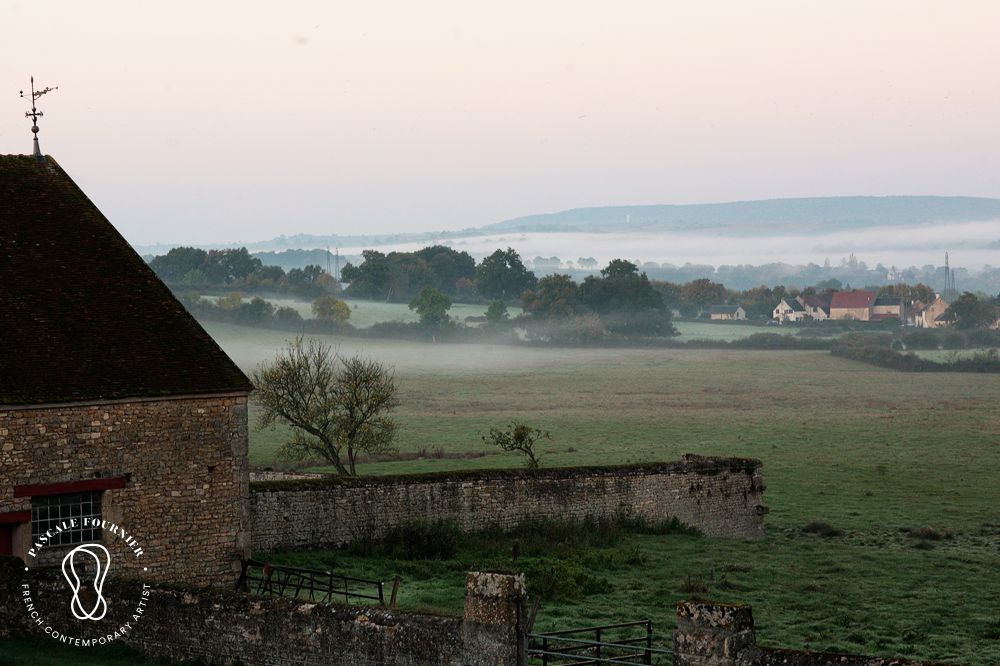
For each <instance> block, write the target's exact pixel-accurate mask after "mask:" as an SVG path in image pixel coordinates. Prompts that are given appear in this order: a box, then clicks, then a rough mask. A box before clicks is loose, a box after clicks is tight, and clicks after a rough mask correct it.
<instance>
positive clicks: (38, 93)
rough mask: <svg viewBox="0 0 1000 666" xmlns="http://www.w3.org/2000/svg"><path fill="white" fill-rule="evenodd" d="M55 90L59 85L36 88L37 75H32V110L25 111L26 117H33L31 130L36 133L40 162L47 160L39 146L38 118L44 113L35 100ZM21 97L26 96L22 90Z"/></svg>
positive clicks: (36, 154)
mask: <svg viewBox="0 0 1000 666" xmlns="http://www.w3.org/2000/svg"><path fill="white" fill-rule="evenodd" d="M53 90H59V88H58V86H57V87H55V88H46V89H44V90H38V91H36V90H35V77H33V76H32V77H31V111H28V112H25V114H24V117H25V118H31V123H32V124H31V131H32V132H33V133H34V135H35V159H36V160H37V161H39V162H44V161H45V156H44V155H42V151H41V150H40V149H39V147H38V119H39V118H41V117H42V116H43V115H45V114H43V113H42V112H41V111H39V110H38V109H36V108H35V100H37V99H38V98H39V97H41V96H42V95H44V94H45V93H47V92H52V91H53ZM21 97H24V91H23V90H22V91H21Z"/></svg>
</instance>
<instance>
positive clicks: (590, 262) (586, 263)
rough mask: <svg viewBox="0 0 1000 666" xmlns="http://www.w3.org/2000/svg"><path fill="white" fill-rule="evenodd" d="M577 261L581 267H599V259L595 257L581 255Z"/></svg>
mask: <svg viewBox="0 0 1000 666" xmlns="http://www.w3.org/2000/svg"><path fill="white" fill-rule="evenodd" d="M576 263H577V265H578V266H579V267H580V268H597V259H594V258H593V257H580V258H579V259H577V260H576Z"/></svg>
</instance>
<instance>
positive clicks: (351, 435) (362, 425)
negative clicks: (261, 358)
mask: <svg viewBox="0 0 1000 666" xmlns="http://www.w3.org/2000/svg"><path fill="white" fill-rule="evenodd" d="M251 380H252V381H253V384H254V391H253V393H252V394H251V396H250V397H251V399H252V400H253V402H254V403H255V404H257V405H259V406H260V407H261V412H260V414H259V415H258V417H257V427H258V428H260V429H262V428H273V427H274V425H275V423H277V422H279V421H280V422H284V423H287V424H288V425H290V426H291V427H292V429H293V430H294V431H295V439H293V440H292V441H290V442H288V443H286V444H284V445H283V446H282V447H281V449H280V450H279V451H278V453H279V455H281V456H283V457H288V458H296V459H301V458H304V457H307V456H316V457H320V458H323V459H324V460H328V461H329V462H330V463H331V464H332V465H333V466H334V467H335V468H336V470H337V472H338V473H339V474H342V475H344V476H347V475H352V476H353V475H356V474H357V472H356V471H355V468H354V464H355V461H356V460H357V457H358V455H359V454H361V453H367V454H378V453H391V452H392V451H394V450H395V446H394V444H393V441H394V440H395V437H396V424H395V422H394V421H393V420H392V419H390V418H388V416H386V414H388V413H389V412H390V411H392V410H393V409H394V408H395V407H396V406H398V404H399V403H398V401H397V399H396V383H395V379H394V376H393V372H392V369H391V368H387V367H386V366H384V365H383V364H381V363H379V362H378V361H373V360H372V359H363V358H361V357H359V356H354V357H352V358H348V359H344V358H341V356H340V355H339V354H338V353H337V352H336V350H334V349H332V348H331V347H330V346H329V345H325V344H323V343H322V342H319V341H317V340H309V341H308V342H303V339H302V338H301V337H299V338H297V339H296V340H295V341H294V342H291V343H289V345H288V347H287V348H285V349H284V350H283V351H282V352H279V354H278V356H277V357H276V358H275V360H274V361H273V362H271V363H262V364H261V365H259V366H258V367H257V369H256V370H255V371H254V373H253V376H252V377H251ZM342 455H343V456H345V457H346V459H347V460H346V462H347V466H346V467H345V465H344V462H345V461H344V460H343V459H342V458H341V456H342Z"/></svg>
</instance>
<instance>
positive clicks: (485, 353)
mask: <svg viewBox="0 0 1000 666" xmlns="http://www.w3.org/2000/svg"><path fill="white" fill-rule="evenodd" d="M358 305H359V308H358V310H357V311H356V313H357V314H356V315H352V321H354V319H353V318H354V316H357V317H358V320H359V321H358V322H355V323H360V319H361V317H362V315H361V312H362V308H361V306H362V305H364V304H362V303H359V304H358ZM369 305H371V306H372V307H373V308H384V310H380V311H372V312H371V313H370V316H372V317H386V316H387V315H388V314H391V315H392V317H397V316H406V312H408V310H407V311H406V312H403V311H402V310H404V309H405V307H401V306H398V305H396V306H387V305H386V304H369ZM352 307H353V304H352ZM304 314H306V313H305V312H304ZM366 316H367V315H366ZM205 327H206V329H207V330H208V331H209V333H211V334H212V336H213V337H215V339H216V340H217V341H218V342H219V344H220V345H221V346H222V347H223V348H224V349H225V350H226V351H227V352H228V353H229V354H230V356H232V357H233V359H234V360H236V362H237V363H238V364H239V365H240V366H241V367H243V368H244V370H247V371H250V370H252V369H253V368H254V367H255V366H256V365H257V364H258V363H260V362H261V361H264V360H267V359H271V358H273V357H274V355H275V354H276V353H277V352H278V350H279V349H280V348H281V347H282V346H283V345H284V344H285V343H286V342H287V341H288V340H289V339H290V338H291V337H293V336H292V334H288V333H281V332H273V331H264V330H259V329H251V328H243V327H237V326H229V325H223V324H215V323H208V324H205ZM679 328H680V329H681V332H682V338H681V339H689V338H695V337H701V338H705V337H722V338H724V339H732V337H743V336H745V335H748V334H750V333H752V332H755V331H759V330H761V329H758V328H752V327H742V326H717V325H712V324H708V323H697V324H693V323H692V324H688V323H684V322H681V323H680V324H679ZM321 337H323V339H324V340H325V341H326V342H328V343H329V344H331V345H334V346H337V347H339V350H340V353H341V354H343V355H347V356H350V355H353V354H361V355H364V356H370V357H372V358H376V359H378V360H380V361H383V362H384V363H386V364H388V365H391V366H392V367H393V368H394V372H395V377H396V379H397V381H398V383H399V397H400V401H401V406H400V408H399V409H398V410H397V411H396V412H395V417H396V418H397V420H398V422H399V424H400V437H399V442H398V445H399V450H400V453H401V454H407V455H401V456H400V458H407V459H405V460H404V459H397V460H383V461H371V462H365V463H362V464H361V465H360V466H359V471H360V473H361V474H396V473H407V472H425V471H443V470H453V469H473V468H491V467H511V466H519V465H521V464H523V460H522V459H521V458H520V457H518V456H516V455H512V454H504V453H502V452H498V451H492V450H489V449H488V448H487V446H486V445H485V444H484V443H483V442H482V440H481V433H483V432H485V431H487V430H488V429H489V428H490V427H492V426H503V425H505V424H506V423H507V422H509V421H510V420H512V419H516V420H520V421H524V422H525V423H527V424H529V425H531V426H533V427H536V428H540V429H543V430H548V431H550V432H551V435H552V439H551V441H544V442H543V443H542V445H541V447H540V450H541V464H542V465H543V466H571V465H594V464H612V463H625V462H637V461H650V460H675V459H677V458H679V457H680V456H681V455H683V454H684V453H697V454H701V455H722V456H745V457H753V458H758V459H760V460H762V461H763V469H764V482H765V484H766V487H767V490H766V492H765V493H764V503H765V504H766V505H767V506H769V507H770V509H771V512H770V514H769V515H767V516H766V517H765V522H764V524H765V531H766V537H765V538H764V539H760V540H755V541H747V540H738V539H706V538H699V537H693V536H687V535H679V534H672V535H662V534H649V533H641V532H636V533H632V532H626V533H622V534H617V535H615V536H614V538H611V539H607V540H604V541H600V540H598V541H597V542H590V541H588V540H587V539H583V538H580V535H579V534H578V535H576V536H574V535H573V533H572V531H570V533H568V534H562V535H557V534H555V533H553V536H551V537H550V538H548V539H546V538H545V537H542V539H541V541H540V542H537V543H535V542H532V541H531V540H530V539H528V538H526V537H521V538H522V541H523V542H524V543H525V544H526V545H525V547H524V548H522V550H521V555H520V557H518V559H517V560H516V561H512V559H511V541H510V538H509V537H503V536H498V535H483V536H480V537H478V538H469V539H461V538H459V539H458V540H457V541H455V542H454V544H453V545H454V546H455V548H454V552H449V553H447V554H446V555H444V556H438V557H433V558H431V559H426V558H424V557H420V556H415V555H413V554H408V553H406V552H403V551H391V550H390V551H386V549H385V548H382V549H379V548H369V549H368V550H365V549H364V548H360V549H359V548H354V549H348V550H325V551H312V552H302V553H276V554H271V555H268V556H267V558H268V559H269V560H270V561H273V562H275V563H285V564H290V565H295V566H304V567H311V568H320V569H328V570H335V571H338V572H341V573H344V574H347V575H354V576H360V577H365V578H375V579H379V580H386V581H391V580H392V578H393V577H394V576H395V575H397V574H399V575H400V576H402V578H403V583H402V586H401V588H400V596H399V605H400V606H401V607H403V608H408V609H413V610H421V611H427V612H435V613H448V614H461V612H462V604H463V597H464V589H463V584H464V579H465V573H466V572H467V571H470V570H480V569H508V570H510V569H513V570H517V571H523V572H525V573H526V576H527V580H528V588H529V593H530V594H531V595H532V596H538V597H541V599H542V604H541V609H540V611H539V614H538V620H537V622H536V626H535V628H536V630H541V631H549V630H557V629H568V628H579V627H586V626H593V625H599V624H610V623H617V622H624V621H631V620H639V619H647V618H648V619H651V620H652V621H653V623H654V632H655V634H656V636H657V640H658V641H659V642H660V644H661V645H662V646H664V647H668V648H669V646H670V644H671V631H672V630H673V627H674V624H675V617H676V614H675V605H676V602H677V601H678V600H680V599H684V598H690V597H692V596H697V597H702V598H707V599H713V600H719V601H724V602H732V603H749V604H751V605H752V606H753V609H754V617H755V620H756V624H757V630H758V641H759V642H760V643H762V644H769V645H774V646H778V647H784V648H793V649H808V650H826V651H835V652H849V653H858V654H871V655H886V656H890V655H891V656H899V657H907V658H910V659H927V660H933V661H941V662H947V663H953V664H966V665H970V666H971V665H974V664H975V665H979V664H982V665H987V664H997V663H1000V576H998V571H1000V508H998V507H1000V484H998V470H1000V412H998V409H997V406H998V404H1000V380H998V379H997V377H996V376H995V375H987V374H975V373H965V374H959V373H933V374H919V373H897V372H893V371H890V370H885V369H881V368H875V367H872V366H868V365H863V364H861V363H856V362H853V361H847V360H844V359H839V358H836V357H833V356H831V355H830V354H829V353H827V352H823V351H738V350H688V349H666V350H626V349H615V350H593V349H543V348H535V347H508V346H489V345H476V344H460V345H444V344H418V343H404V342H395V341H387V340H366V339H360V338H346V337H344V338H338V337H333V336H321ZM289 437H290V433H289V431H288V429H287V428H278V429H275V430H273V431H271V430H265V431H256V430H255V429H253V428H251V434H250V456H251V463H252V465H254V466H258V467H263V466H268V465H271V464H272V461H275V460H276V451H277V449H278V447H279V446H280V445H281V444H282V443H283V442H284V441H287V439H288V438H289ZM278 464H285V463H282V462H281V461H278ZM318 469H325V468H322V467H321V468H318ZM327 469H328V468H327ZM807 528H808V529H807ZM810 530H811V531H810ZM536 541H537V539H536ZM529 543H534V545H533V546H528V545H527V544H529ZM6 654H7V653H5V652H4V648H3V647H0V664H3V663H8V662H4V657H5V655H6ZM25 654H26V653H18V654H17V655H15V654H14V653H10V657H9V659H13V661H9V663H27V662H23V661H22V660H23V659H24V657H25ZM36 663H45V662H41V661H39V662H36ZM53 663H55V662H53Z"/></svg>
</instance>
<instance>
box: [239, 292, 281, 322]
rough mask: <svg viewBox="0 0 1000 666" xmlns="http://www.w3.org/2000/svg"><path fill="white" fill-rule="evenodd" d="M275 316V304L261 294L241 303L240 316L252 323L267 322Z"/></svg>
mask: <svg viewBox="0 0 1000 666" xmlns="http://www.w3.org/2000/svg"><path fill="white" fill-rule="evenodd" d="M273 316H274V304H273V303H270V302H268V301H265V300H264V299H263V298H261V297H260V296H254V297H253V299H252V300H251V301H250V302H249V303H242V304H241V305H240V316H239V318H240V319H242V320H243V321H245V322H247V323H251V324H260V323H263V322H267V321H269V320H270V319H271V317H273Z"/></svg>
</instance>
